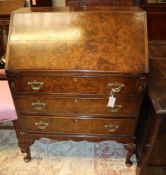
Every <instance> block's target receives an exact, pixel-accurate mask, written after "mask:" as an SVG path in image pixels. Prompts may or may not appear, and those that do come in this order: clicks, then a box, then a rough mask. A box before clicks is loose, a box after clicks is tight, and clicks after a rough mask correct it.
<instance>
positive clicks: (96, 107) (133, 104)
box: [15, 96, 142, 117]
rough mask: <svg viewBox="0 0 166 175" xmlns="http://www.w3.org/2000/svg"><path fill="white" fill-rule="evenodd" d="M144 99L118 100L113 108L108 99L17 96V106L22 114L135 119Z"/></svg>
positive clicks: (128, 98)
mask: <svg viewBox="0 0 166 175" xmlns="http://www.w3.org/2000/svg"><path fill="white" fill-rule="evenodd" d="M141 101H142V98H140V97H139V98H137V97H127V98H117V99H116V101H115V106H114V107H113V108H111V107H108V106H107V104H108V97H105V98H78V97H70V98H67V97H52V96H17V97H15V104H16V107H17V109H18V112H19V113H21V114H30V113H31V114H34V113H35V114H36V115H40V114H42V115H43V114H49V115H52V114H61V115H64V114H65V115H108V116H110V115H114V116H124V117H126V116H127V117H135V116H137V115H138V113H139V110H140V104H141Z"/></svg>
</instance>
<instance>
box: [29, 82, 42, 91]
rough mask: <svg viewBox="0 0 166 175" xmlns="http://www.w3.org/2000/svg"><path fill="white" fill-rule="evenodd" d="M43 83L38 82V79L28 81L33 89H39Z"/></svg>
mask: <svg viewBox="0 0 166 175" xmlns="http://www.w3.org/2000/svg"><path fill="white" fill-rule="evenodd" d="M43 84H44V83H43V82H40V81H37V80H33V81H29V82H28V85H29V86H30V87H31V89H32V90H34V91H38V90H40V89H41V88H42V86H43Z"/></svg>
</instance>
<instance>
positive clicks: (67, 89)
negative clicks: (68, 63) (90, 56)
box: [10, 76, 143, 95]
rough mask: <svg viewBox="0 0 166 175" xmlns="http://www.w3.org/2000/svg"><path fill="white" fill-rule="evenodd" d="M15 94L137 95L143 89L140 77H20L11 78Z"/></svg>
mask: <svg viewBox="0 0 166 175" xmlns="http://www.w3.org/2000/svg"><path fill="white" fill-rule="evenodd" d="M10 85H11V87H12V90H13V92H15V93H41V92H44V93H48V94H49V93H50V94H52V93H53V94H71V95H72V94H99V95H100V94H110V93H111V91H112V90H113V91H114V92H115V94H125V95H136V94H139V93H140V92H141V91H142V89H143V82H142V80H141V78H138V77H127V76H124V77H123V76H109V77H107V76H104V77H102V76H99V77H78V76H19V77H12V78H10Z"/></svg>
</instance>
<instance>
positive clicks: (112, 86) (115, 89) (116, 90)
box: [108, 82, 125, 92]
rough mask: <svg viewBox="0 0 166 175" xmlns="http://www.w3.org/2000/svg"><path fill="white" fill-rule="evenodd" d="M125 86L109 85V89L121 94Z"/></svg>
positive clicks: (116, 83)
mask: <svg viewBox="0 0 166 175" xmlns="http://www.w3.org/2000/svg"><path fill="white" fill-rule="evenodd" d="M124 86H125V85H124V84H123V83H118V82H115V83H108V87H110V88H111V89H112V91H113V92H120V91H121V90H122V88H123V87H124Z"/></svg>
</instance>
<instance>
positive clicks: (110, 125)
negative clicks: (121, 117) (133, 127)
mask: <svg viewBox="0 0 166 175" xmlns="http://www.w3.org/2000/svg"><path fill="white" fill-rule="evenodd" d="M104 127H105V128H107V129H108V131H109V132H115V131H117V130H118V129H119V125H115V124H109V125H104Z"/></svg>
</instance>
